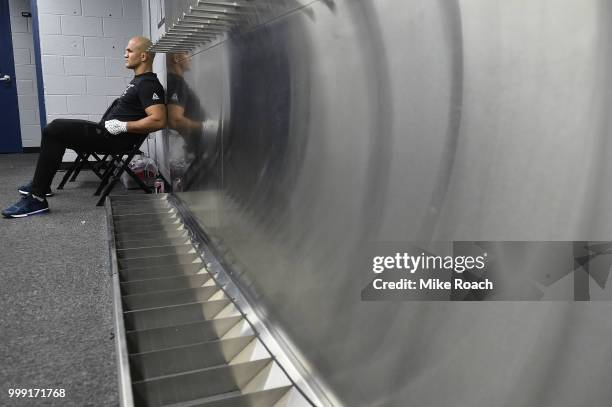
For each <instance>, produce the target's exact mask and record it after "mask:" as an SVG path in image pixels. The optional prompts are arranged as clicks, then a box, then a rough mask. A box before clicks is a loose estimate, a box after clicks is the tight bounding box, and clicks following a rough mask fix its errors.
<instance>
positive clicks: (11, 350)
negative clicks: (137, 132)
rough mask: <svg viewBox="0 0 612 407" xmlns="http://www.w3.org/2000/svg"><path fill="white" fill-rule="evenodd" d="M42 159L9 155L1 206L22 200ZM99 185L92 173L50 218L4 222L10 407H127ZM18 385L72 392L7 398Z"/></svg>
mask: <svg viewBox="0 0 612 407" xmlns="http://www.w3.org/2000/svg"><path fill="white" fill-rule="evenodd" d="M37 157H38V156H37V154H19V155H0V207H2V208H5V207H7V206H9V205H10V204H12V203H14V202H15V201H17V200H18V199H19V194H18V192H17V189H16V188H17V187H18V186H19V185H22V184H24V183H25V182H27V181H29V180H30V179H31V177H32V175H33V173H34V166H35V164H36V159H37ZM62 176H63V173H62V172H60V173H58V174H57V175H56V179H55V180H54V183H53V189H54V190H55V186H56V185H57V184H58V183H59V181H60V180H61V177H62ZM95 180H96V177H95V176H94V175H93V174H91V173H90V172H88V171H87V172H84V173H82V174H81V176H80V177H79V179H78V180H77V182H74V183H69V184H68V185H67V187H66V189H65V190H62V191H56V195H55V196H54V197H51V198H48V201H49V205H50V208H51V212H50V213H49V214H44V215H37V216H31V217H28V218H22V219H4V218H0V236H1V244H0V310H1V312H0V383H1V386H0V387H1V388H0V405H2V406H12V405H15V406H31V405H61V406H111V405H117V404H118V394H117V377H116V362H115V347H114V346H115V345H114V340H113V339H112V337H111V332H112V298H111V283H110V276H109V271H108V270H109V265H108V245H107V227H106V219H105V211H104V208H103V207H96V206H95V204H96V199H95V197H93V196H92V194H93V191H94V189H95V186H96V185H97V182H95ZM116 190H117V192H119V193H121V192H122V186H121V185H118V186H117V187H116ZM9 388H26V389H27V388H45V389H48V388H57V389H65V391H66V397H65V398H63V399H59V398H58V399H26V400H23V399H21V400H16V399H8V395H7V391H8V389H9Z"/></svg>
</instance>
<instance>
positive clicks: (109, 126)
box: [104, 120, 127, 136]
mask: <svg viewBox="0 0 612 407" xmlns="http://www.w3.org/2000/svg"><path fill="white" fill-rule="evenodd" d="M104 127H106V131H108V132H109V133H110V134H113V135H115V136H116V135H117V134H120V133H127V122H122V121H119V120H107V121H105V122H104Z"/></svg>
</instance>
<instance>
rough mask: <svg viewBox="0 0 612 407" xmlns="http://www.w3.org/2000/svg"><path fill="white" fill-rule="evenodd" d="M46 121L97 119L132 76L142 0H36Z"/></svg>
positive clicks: (140, 33)
mask: <svg viewBox="0 0 612 407" xmlns="http://www.w3.org/2000/svg"><path fill="white" fill-rule="evenodd" d="M37 4H38V19H39V20H38V21H39V32H40V48H41V60H42V72H43V82H44V88H45V89H44V96H45V107H46V113H47V122H50V121H52V120H54V119H56V118H76V119H85V120H93V121H99V120H100V117H101V116H102V114H103V113H104V111H105V110H106V107H107V106H108V105H109V104H110V103H111V102H112V101H113V100H114V99H115V98H116V97H118V96H120V95H121V93H122V92H123V90H124V89H125V87H126V85H127V84H128V83H129V82H130V80H131V79H132V78H133V72H132V71H131V70H128V69H126V68H125V67H124V60H123V54H124V50H125V46H126V45H127V42H128V40H129V39H130V38H131V37H133V36H134V35H142V2H141V0H104V1H100V0H61V1H59V0H38V3H37Z"/></svg>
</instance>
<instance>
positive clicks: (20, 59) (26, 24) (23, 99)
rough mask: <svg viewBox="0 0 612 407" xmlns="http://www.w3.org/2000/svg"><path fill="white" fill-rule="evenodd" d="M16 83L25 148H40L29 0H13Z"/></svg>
mask: <svg viewBox="0 0 612 407" xmlns="http://www.w3.org/2000/svg"><path fill="white" fill-rule="evenodd" d="M9 10H10V14H11V16H10V17H11V33H12V37H13V38H12V40H13V57H14V59H15V80H16V81H17V98H18V103H19V121H20V124H21V142H22V144H23V146H24V147H38V146H39V145H40V115H39V113H38V87H37V84H36V69H35V59H34V43H33V41H32V18H29V17H23V16H22V15H21V13H22V12H29V11H30V1H29V0H9Z"/></svg>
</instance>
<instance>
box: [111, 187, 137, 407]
mask: <svg viewBox="0 0 612 407" xmlns="http://www.w3.org/2000/svg"><path fill="white" fill-rule="evenodd" d="M104 206H105V209H106V223H107V226H108V254H109V257H110V268H111V277H112V285H113V286H112V292H113V319H114V321H113V329H114V332H113V334H114V337H115V345H116V349H117V371H118V381H119V383H118V384H119V403H120V405H121V406H133V405H134V397H133V394H132V379H131V377H130V369H129V359H128V354H129V352H128V348H127V338H126V334H125V325H124V323H123V305H122V303H121V290H120V286H119V266H118V265H117V254H116V251H115V250H116V241H115V230H114V225H113V209H112V205H111V203H110V199H108V198H107V199H106V202H105V203H104Z"/></svg>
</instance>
